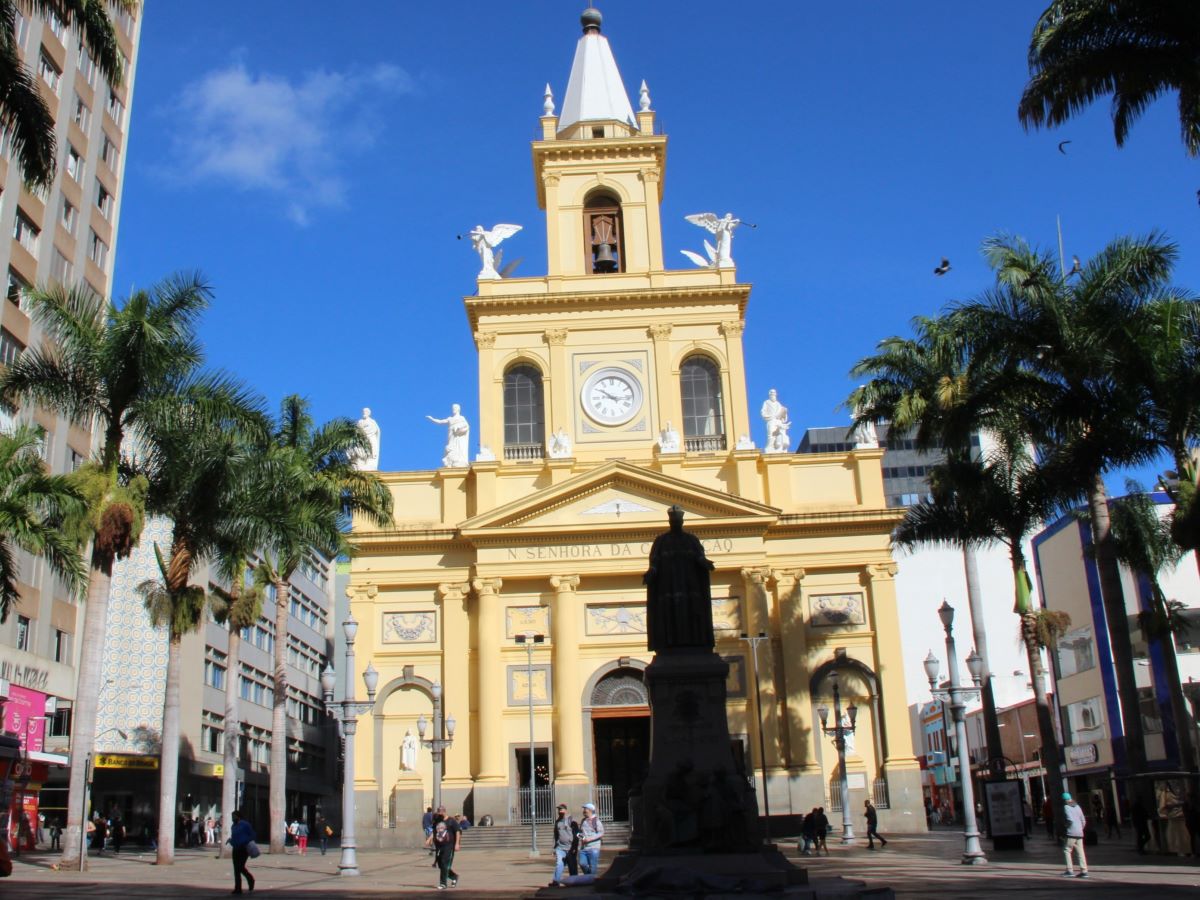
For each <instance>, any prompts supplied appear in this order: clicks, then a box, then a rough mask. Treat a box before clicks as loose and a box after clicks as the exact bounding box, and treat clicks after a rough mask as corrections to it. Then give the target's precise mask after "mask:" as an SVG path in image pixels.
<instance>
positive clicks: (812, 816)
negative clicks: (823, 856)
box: [800, 806, 817, 856]
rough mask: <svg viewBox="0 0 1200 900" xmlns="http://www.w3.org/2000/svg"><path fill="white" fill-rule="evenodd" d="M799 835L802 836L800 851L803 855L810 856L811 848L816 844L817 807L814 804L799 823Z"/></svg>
mask: <svg viewBox="0 0 1200 900" xmlns="http://www.w3.org/2000/svg"><path fill="white" fill-rule="evenodd" d="M800 837H801V838H803V845H802V846H801V848H800V852H801V853H802V854H804V855H805V856H812V848H813V847H815V846H816V845H817V808H816V807H815V806H814V807H813V808H812V812H810V813H809V814H808V815H806V816H805V817H804V821H803V822H801V824H800Z"/></svg>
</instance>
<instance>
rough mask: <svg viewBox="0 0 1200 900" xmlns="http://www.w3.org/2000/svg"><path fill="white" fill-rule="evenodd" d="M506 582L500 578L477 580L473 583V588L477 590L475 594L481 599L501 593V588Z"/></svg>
mask: <svg viewBox="0 0 1200 900" xmlns="http://www.w3.org/2000/svg"><path fill="white" fill-rule="evenodd" d="M503 584H504V581H503V580H502V579H500V578H476V579H475V580H474V581H472V582H471V587H473V588H475V592H476V593H477V594H479V596H481V597H487V596H490V595H494V594H498V593H500V588H501V586H502V585H503Z"/></svg>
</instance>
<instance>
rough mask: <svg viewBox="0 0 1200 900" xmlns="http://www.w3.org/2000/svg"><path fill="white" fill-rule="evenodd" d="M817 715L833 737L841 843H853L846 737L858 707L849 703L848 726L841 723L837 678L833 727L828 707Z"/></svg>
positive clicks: (820, 709) (825, 730)
mask: <svg viewBox="0 0 1200 900" xmlns="http://www.w3.org/2000/svg"><path fill="white" fill-rule="evenodd" d="M817 715H818V716H820V718H821V730H822V731H823V732H825V734H829V735H833V743H834V746H836V747H837V752H838V769H839V770H840V777H839V778H838V781H839V782H840V784H839V786H840V788H841V794H842V843H843V844H853V843H854V822H853V821H852V819H851V817H850V779H849V776H848V775H847V774H846V735H848V734H854V728H855V724H856V723H857V721H858V707H857V706H855V705H854V704H853V703H851V704H850V705H849V706H848V707H846V715H847V717H848V718H849V719H850V724H849V725H846V724H844V723H843V722H842V696H841V694H840V693H839V692H838V683H837V678H834V679H833V727H832V728H830V727H829V725H828V720H829V707H828V706H818V707H817Z"/></svg>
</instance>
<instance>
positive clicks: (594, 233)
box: [584, 194, 623, 275]
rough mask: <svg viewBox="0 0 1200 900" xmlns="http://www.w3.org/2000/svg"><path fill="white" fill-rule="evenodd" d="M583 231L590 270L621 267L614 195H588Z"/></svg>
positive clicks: (618, 209) (618, 212) (602, 272)
mask: <svg viewBox="0 0 1200 900" xmlns="http://www.w3.org/2000/svg"><path fill="white" fill-rule="evenodd" d="M584 235H585V239H586V240H587V242H588V244H589V246H590V250H591V253H590V258H591V261H592V265H591V271H592V272H593V273H596V274H598V275H605V274H607V273H609V272H619V271H621V269H622V268H623V266H622V265H621V259H622V255H623V254H622V252H621V206H620V203H619V202H618V201H617V199H616V198H615V197H611V196H609V195H607V194H597V195H593V196H591V197H589V198H588V201H587V204H586V206H585V207H584Z"/></svg>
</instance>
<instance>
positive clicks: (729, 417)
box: [721, 319, 766, 450]
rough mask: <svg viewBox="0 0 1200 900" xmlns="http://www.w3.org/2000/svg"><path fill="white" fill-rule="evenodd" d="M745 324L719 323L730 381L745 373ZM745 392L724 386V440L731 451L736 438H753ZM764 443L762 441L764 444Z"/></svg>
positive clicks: (740, 386)
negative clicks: (744, 435) (744, 436)
mask: <svg viewBox="0 0 1200 900" xmlns="http://www.w3.org/2000/svg"><path fill="white" fill-rule="evenodd" d="M745 330H746V323H745V322H744V321H742V320H740V319H730V320H727V321H725V322H722V323H721V334H722V335H723V336H724V338H725V365H726V371H727V372H728V375H729V377H730V378H731V379H733V378H738V377H740V376H741V373H743V372H745V371H746V369H745V365H746V362H745V358H744V355H743V353H742V332H743V331H745ZM745 403H746V390H745V386H744V384H726V385H725V439H726V440H727V441H728V442H729V448H730V449H731V450H732V449H733V448H734V447H735V446H736V445H737V440H738V437H740V436H741V435H743V434H748V435H750V437H751V438H753V437H754V434H753V432H752V431H751V426H750V410H748V409H747V408H746V406H745ZM765 443H766V442H765V441H764V444H765Z"/></svg>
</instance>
